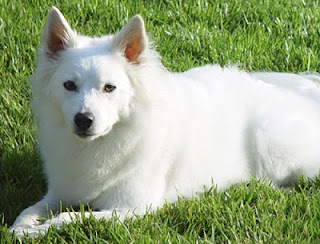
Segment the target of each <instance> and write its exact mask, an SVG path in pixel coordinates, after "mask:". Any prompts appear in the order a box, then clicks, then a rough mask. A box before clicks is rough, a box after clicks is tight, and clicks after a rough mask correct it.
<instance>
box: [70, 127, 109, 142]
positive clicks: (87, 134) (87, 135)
mask: <svg viewBox="0 0 320 244" xmlns="http://www.w3.org/2000/svg"><path fill="white" fill-rule="evenodd" d="M111 128H112V126H110V127H108V128H107V129H106V130H104V131H103V132H102V133H101V134H100V133H99V134H95V133H92V132H91V131H89V130H88V131H87V130H85V131H82V130H75V131H74V134H76V135H77V137H78V138H80V139H84V140H94V139H96V138H98V137H100V136H104V135H106V134H108V133H109V131H110V130H111Z"/></svg>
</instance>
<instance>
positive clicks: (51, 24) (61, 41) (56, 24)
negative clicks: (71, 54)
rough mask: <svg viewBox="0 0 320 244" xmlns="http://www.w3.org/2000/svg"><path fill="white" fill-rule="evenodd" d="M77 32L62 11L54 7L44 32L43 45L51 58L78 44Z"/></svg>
mask: <svg viewBox="0 0 320 244" xmlns="http://www.w3.org/2000/svg"><path fill="white" fill-rule="evenodd" d="M75 40H76V34H75V33H74V32H73V31H72V29H71V27H70V26H69V24H68V22H67V21H66V19H65V18H64V17H63V15H62V14H61V12H60V11H59V10H58V9H57V8H55V7H52V8H51V10H50V12H49V14H48V17H47V22H46V25H45V28H44V30H43V33H42V45H43V47H44V50H45V53H46V55H47V56H48V57H49V58H55V56H56V55H57V54H58V53H59V52H60V51H63V50H64V49H66V48H68V47H73V46H75V44H76V41H75Z"/></svg>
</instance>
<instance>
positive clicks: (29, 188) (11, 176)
mask: <svg viewBox="0 0 320 244" xmlns="http://www.w3.org/2000/svg"><path fill="white" fill-rule="evenodd" d="M17 151H18V152H17ZM17 151H16V152H12V153H8V152H6V153H5V152H4V150H3V148H2V147H1V148H0V219H3V218H4V223H6V224H7V225H8V226H10V225H12V223H13V222H14V220H15V218H16V217H17V216H18V215H19V213H20V212H21V211H22V210H23V209H25V208H26V207H28V206H30V205H32V204H34V203H35V202H37V201H39V200H40V199H41V198H42V197H43V196H44V194H45V192H46V188H47V185H46V181H45V177H44V174H43V170H42V163H41V159H40V155H39V153H38V152H37V151H36V150H34V149H33V148H31V149H25V148H20V150H17Z"/></svg>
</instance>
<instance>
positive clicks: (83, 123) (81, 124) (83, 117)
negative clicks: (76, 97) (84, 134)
mask: <svg viewBox="0 0 320 244" xmlns="http://www.w3.org/2000/svg"><path fill="white" fill-rule="evenodd" d="M93 120H94V116H93V114H92V113H88V112H87V113H77V114H76V116H74V123H75V124H76V126H77V128H78V129H79V130H82V131H84V130H87V129H89V128H90V127H91V126H92V124H93Z"/></svg>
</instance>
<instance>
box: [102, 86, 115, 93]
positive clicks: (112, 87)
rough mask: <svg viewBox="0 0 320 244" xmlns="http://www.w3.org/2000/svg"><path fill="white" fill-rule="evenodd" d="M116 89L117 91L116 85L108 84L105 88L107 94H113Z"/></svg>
mask: <svg viewBox="0 0 320 244" xmlns="http://www.w3.org/2000/svg"><path fill="white" fill-rule="evenodd" d="M114 89H116V87H115V86H114V85H111V84H106V85H105V86H104V88H103V90H104V91H106V92H112V91H113V90H114Z"/></svg>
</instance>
